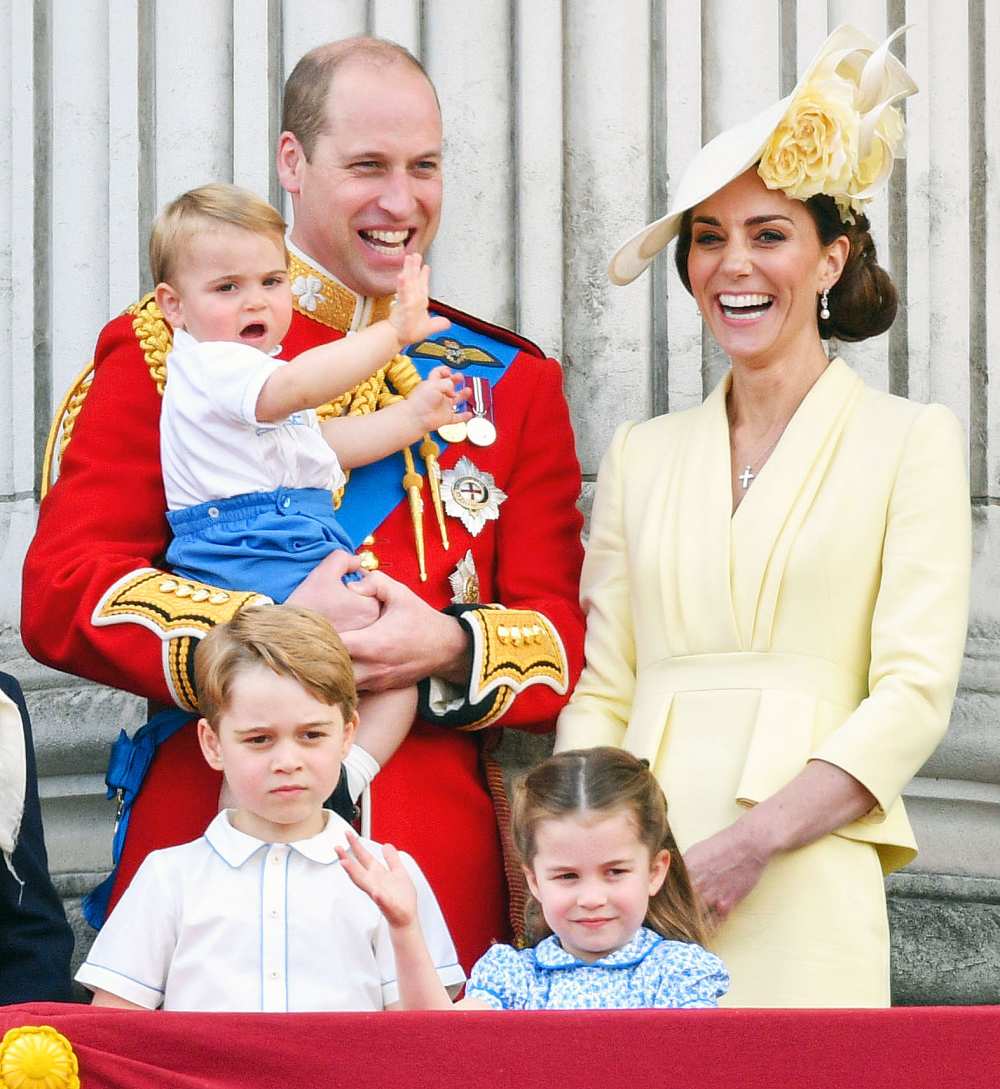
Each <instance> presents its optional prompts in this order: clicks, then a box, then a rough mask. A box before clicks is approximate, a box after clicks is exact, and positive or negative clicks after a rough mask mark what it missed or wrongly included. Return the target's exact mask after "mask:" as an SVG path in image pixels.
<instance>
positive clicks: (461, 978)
mask: <svg viewBox="0 0 1000 1089" xmlns="http://www.w3.org/2000/svg"><path fill="white" fill-rule="evenodd" d="M399 857H400V859H401V860H402V863H403V865H404V866H405V867H406V872H407V873H408V874H409V875H410V879H411V880H412V881H413V884H414V885H415V886H416V890H417V914H418V915H419V917H420V929H421V930H422V931H423V935H424V941H425V942H426V943H427V949H428V952H429V953H430V955H431V962H432V963H433V965H434V967H435V968H436V969H437V974H438V978H439V979H440V980H441V983H442V984H443V985H444V987H445V988H446V989H447V991H448V993H449V994H450V995H451V996H452V998H454V997H455V995H456V994H457V993H458V991H459V988H460V987H461V986H462V984H463V983H464V982H465V972H464V971H463V970H462V966H461V964H459V963H458V954H457V953H456V952H455V946H454V944H453V942H452V940H451V935H450V934H449V933H448V926H447V924H446V923H445V921H444V916H443V915H442V914H441V908H440V907H439V906H438V902H437V899H436V897H435V896H434V893H433V892H432V891H431V887H430V885H429V884H428V883H427V878H426V877H424V875H423V873H422V872H421V870H420V867H419V866H418V865H417V864H416V862H415V861H414V860H413V859H412V858H411V857H410V856H409V855H408V854H405V853H404V852H402V851H400V853H399ZM375 958H376V960H377V961H378V965H379V969H380V970H381V972H382V1003H383V1005H385V1006H388V1005H391V1004H392V1003H393V1002H398V1001H399V981H398V979H397V978H396V960H395V957H394V956H393V953H392V942H391V940H390V938H389V926H388V924H387V923H386V922H385V919H383V920H382V925H381V926H380V927H379V930H378V933H377V935H376V938H375Z"/></svg>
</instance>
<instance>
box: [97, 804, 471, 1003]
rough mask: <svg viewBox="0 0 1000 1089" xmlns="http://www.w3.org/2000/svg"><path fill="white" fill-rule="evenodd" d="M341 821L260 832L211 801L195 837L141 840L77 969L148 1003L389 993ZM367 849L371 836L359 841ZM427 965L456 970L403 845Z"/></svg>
mask: <svg viewBox="0 0 1000 1089" xmlns="http://www.w3.org/2000/svg"><path fill="white" fill-rule="evenodd" d="M347 828H348V825H347V824H346V822H345V821H343V820H341V818H340V817H338V816H336V814H333V813H330V814H328V818H327V824H326V827H325V829H324V830H323V831H322V832H320V833H319V834H318V835H316V836H313V837H312V838H310V839H306V840H300V841H298V842H296V843H264V842H263V841H261V840H259V839H255V838H254V837H253V836H248V835H246V834H245V833H243V832H240V831H238V830H237V829H235V828H233V826H232V824H231V823H230V821H229V816H228V811H224V812H222V813H220V814H219V815H218V816H217V817H215V819H214V820H213V821H212V823H211V824H210V825H209V826H208V828H207V830H206V831H205V835H204V836H202V838H201V839H197V840H195V841H194V842H192V843H185V844H183V845H181V846H180V847H168V848H167V849H165V850H162V851H153V852H152V853H151V854H150V855H149V856H148V857H147V858H146V859H145V861H144V862H143V863H142V865H141V866H140V868H139V870H138V872H137V873H136V875H135V877H134V878H133V880H132V883H131V884H130V885H129V887H128V888H127V889H126V890H125V894H124V896H123V897H122V899H121V901H120V902H119V903H118V905H117V906H116V907H115V909H114V911H113V912H112V913H111V916H110V918H109V919H108V921H107V922H106V923H105V924H104V927H103V929H102V930H101V931H100V933H99V934H98V935H97V939H96V941H95V942H94V945H93V947H92V948H91V950H90V953H89V954H88V956H87V959H86V961H85V962H84V963H83V964H82V965H81V967H80V970H79V971H78V972H77V974H76V978H77V980H78V981H79V982H80V983H82V984H84V986H86V987H90V988H91V989H93V988H101V989H102V990H105V991H109V992H110V993H112V994H115V995H118V996H119V997H121V998H124V999H126V1000H128V1001H129V1002H135V1003H136V1004H137V1005H140V1006H145V1007H147V1008H149V1009H156V1008H157V1007H162V1008H163V1009H165V1010H198V1011H267V1012H276V1011H285V1010H290V1011H298V1012H301V1011H309V1010H380V1009H382V1008H384V1007H385V1006H387V1005H389V1004H390V1003H392V1002H396V1001H397V1000H398V998H399V989H398V986H397V982H396V967H395V960H394V957H393V952H392V944H391V940H390V937H389V928H388V924H387V923H386V921H385V919H384V918H383V916H382V913H381V912H380V911H379V909H378V908H377V907H376V906H375V904H374V903H373V902H372V901H371V899H370V898H369V897H368V896H367V895H366V894H365V893H363V892H362V891H361V890H360V889H359V888H357V887H356V886H355V885H354V883H353V882H352V881H351V879H350V878H349V877H348V876H347V874H346V873H344V870H343V867H342V866H341V864H340V862H339V860H338V859H337V854H336V850H335V848H336V846H338V845H341V846H346V845H347V837H346V834H345V833H346V830H347ZM362 842H363V843H364V845H365V846H366V847H367V848H368V850H369V851H371V852H372V853H373V854H375V855H376V856H377V857H379V858H381V857H382V849H381V847H380V846H379V845H378V844H377V843H372V842H371V841H369V840H363V841H362ZM400 857H401V858H402V860H403V864H404V865H405V866H406V869H407V871H408V872H409V874H410V877H411V878H412V879H413V882H414V884H415V885H416V887H417V897H418V906H419V912H420V921H421V924H422V926H423V930H424V934H425V936H426V939H427V945H428V948H429V950H430V954H431V958H432V960H433V962H434V965H435V967H436V968H437V972H438V976H439V977H440V979H441V982H442V983H443V984H444V986H446V987H454V988H455V989H457V987H458V985H460V984H461V983H462V982H463V981H464V980H465V973H464V972H463V971H462V968H461V966H460V965H459V963H458V957H457V956H456V954H455V947H454V945H453V944H452V941H451V937H450V935H449V934H448V928H447V926H446V925H445V921H444V918H443V916H442V915H441V909H440V908H439V907H438V904H437V900H435V898H434V894H433V892H432V891H431V889H430V886H429V885H428V884H427V880H426V878H425V877H424V875H423V874H422V873H421V872H420V868H419V867H418V866H417V864H416V862H414V861H413V859H412V858H410V856H409V855H405V854H403V855H401V856H400Z"/></svg>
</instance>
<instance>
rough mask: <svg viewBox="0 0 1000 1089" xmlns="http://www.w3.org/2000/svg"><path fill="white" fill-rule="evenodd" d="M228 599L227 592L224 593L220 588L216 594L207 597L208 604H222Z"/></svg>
mask: <svg viewBox="0 0 1000 1089" xmlns="http://www.w3.org/2000/svg"><path fill="white" fill-rule="evenodd" d="M228 600H229V594H227V593H224V592H223V591H222V590H220V591H219V592H218V593H217V594H212V596H211V597H210V598H209V599H208V601H209V604H211V605H222V604H224V603H225V602H227V601H228Z"/></svg>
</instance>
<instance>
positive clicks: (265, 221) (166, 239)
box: [149, 182, 286, 284]
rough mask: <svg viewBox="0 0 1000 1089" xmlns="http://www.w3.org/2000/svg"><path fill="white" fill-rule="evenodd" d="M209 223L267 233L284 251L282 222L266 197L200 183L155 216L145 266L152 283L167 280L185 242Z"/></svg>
mask: <svg viewBox="0 0 1000 1089" xmlns="http://www.w3.org/2000/svg"><path fill="white" fill-rule="evenodd" d="M213 222H214V223H228V224H230V225H232V226H233V227H242V228H243V229H244V230H247V231H252V232H253V233H254V234H266V235H271V236H273V237H274V238H276V239H277V241H278V243H279V244H280V246H281V248H282V250H284V247H285V229H286V224H285V221H284V220H283V219H282V218H281V215H280V213H278V212H276V211H275V210H274V209H273V208H272V207H271V205H270V204H268V203H267V201H266V200H261V198H260V197H258V196H257V194H256V193H251V192H250V190H249V189H241V188H240V187H239V186H238V185H227V184H225V183H224V182H214V183H213V184H212V185H202V186H199V187H198V188H197V189H190V190H188V192H186V193H182V194H181V195H180V196H179V197H178V198H177V199H176V200H172V201H171V202H170V203H169V204H168V205H166V207H165V208H164V209H163V211H162V212H160V214H159V215H158V216H157V217H156V221H155V222H154V224H153V230H152V232H151V234H150V236H149V268H150V271H151V272H152V274H153V283H154V284H162V283H169V282H170V278H171V277H172V276H173V275H174V273H175V272H176V271H177V260H178V255H179V254H180V252H181V251H182V250H183V248H184V246H185V245H186V243H187V242H188V241H189V240H190V239H191V237H192V236H193V235H195V234H197V233H198V232H199V231H202V230H204V229H205V227H206V225H211V223H213Z"/></svg>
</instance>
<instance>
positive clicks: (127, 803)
mask: <svg viewBox="0 0 1000 1089" xmlns="http://www.w3.org/2000/svg"><path fill="white" fill-rule="evenodd" d="M190 720H191V712H190V711H182V710H181V709H180V708H179V707H171V708H169V709H168V710H166V711H160V712H159V714H156V715H154V716H153V717H152V718H151V719H150V720H149V722H147V723H146V725H145V726H141V727H140V728H139V729H138V730H136V732H135V736H133V737H129V736H128V734H127V733H126V732H125V731H124V730H122V731H121V733H119V735H118V740H117V741H116V742H115V743H114V744H113V745H112V746H111V757H110V759H109V760H108V770H107V772H106V773H105V776H104V782H105V783H106V784H107V788H108V794H107V796H108V797H109V798H117V799H118V811H117V813H116V814H115V838H114V840H113V841H112V844H111V858H112V861H113V862H114V868H113V869H112V871H111V873H110V874H109V875H108V877H106V878H105V879H104V880H103V881H102V882H101V883H100V884H99V885H98V886H97V887H96V888H95V889H93V890H91V891H90V892H89V893H87V895H86V896H85V897H84V898H83V905H82V907H83V917H84V918H85V919H86V920H87V922H88V923H90V925H91V926H92V927H93V928H94V929H95V930H100V929H101V927H102V926H103V925H104V920H105V919H106V918H107V915H108V900H109V899H110V898H111V890H112V889H113V888H114V884H115V878H116V877H117V876H118V863H119V861H120V859H121V856H122V849H123V848H124V846H125V835H126V833H127V832H128V823H129V818H130V817H131V815H132V803H133V802H134V801H135V799H136V798H137V797H138V796H139V790H140V788H141V787H142V784H143V781H144V780H145V778H146V773H147V772H148V771H149V767H150V765H151V764H152V763H153V757H154V756H155V755H156V750H157V749H158V748H159V747H160V745H162V744H163V742H164V741H166V740H167V738H168V737H171V736H172V735H173V734H175V733H177V731H178V730H179V729H180V728H181V727H182V726H183V725H184V723H185V722H190Z"/></svg>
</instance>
